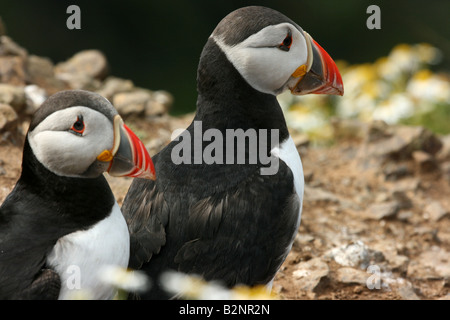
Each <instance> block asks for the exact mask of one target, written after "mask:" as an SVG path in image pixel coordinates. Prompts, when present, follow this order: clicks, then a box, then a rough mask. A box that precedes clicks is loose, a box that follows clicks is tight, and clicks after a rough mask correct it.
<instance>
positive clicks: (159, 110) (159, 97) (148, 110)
mask: <svg viewBox="0 0 450 320" xmlns="http://www.w3.org/2000/svg"><path fill="white" fill-rule="evenodd" d="M172 103H173V97H172V95H171V94H170V93H168V92H167V91H163V90H158V91H154V92H153V93H152V95H151V99H150V100H148V101H147V103H146V104H145V115H146V116H147V117H154V116H161V115H163V114H165V113H167V112H168V111H169V109H170V107H171V106H172Z"/></svg>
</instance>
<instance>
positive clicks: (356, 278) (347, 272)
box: [336, 267, 370, 285]
mask: <svg viewBox="0 0 450 320" xmlns="http://www.w3.org/2000/svg"><path fill="white" fill-rule="evenodd" d="M369 276H370V274H368V273H366V272H365V271H363V270H359V269H355V268H350V267H344V268H339V269H338V270H337V271H336V280H337V281H339V282H342V283H347V284H361V285H366V282H367V278H368V277H369Z"/></svg>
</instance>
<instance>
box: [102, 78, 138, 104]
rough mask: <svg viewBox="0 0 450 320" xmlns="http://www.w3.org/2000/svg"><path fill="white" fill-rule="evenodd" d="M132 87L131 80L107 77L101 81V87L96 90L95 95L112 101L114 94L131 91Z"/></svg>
mask: <svg viewBox="0 0 450 320" xmlns="http://www.w3.org/2000/svg"><path fill="white" fill-rule="evenodd" d="M133 87H134V85H133V81H131V80H128V79H121V78H117V77H108V78H106V79H105V81H103V83H102V86H101V87H100V88H99V89H98V90H97V93H98V94H100V95H102V96H103V97H105V98H106V99H108V100H110V101H112V99H113V96H114V95H115V94H117V93H120V92H127V91H131V90H132V89H133Z"/></svg>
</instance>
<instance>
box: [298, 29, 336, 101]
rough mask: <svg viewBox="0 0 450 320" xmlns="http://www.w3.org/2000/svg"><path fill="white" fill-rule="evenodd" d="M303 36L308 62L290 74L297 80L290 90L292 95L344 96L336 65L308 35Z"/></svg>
mask: <svg viewBox="0 0 450 320" xmlns="http://www.w3.org/2000/svg"><path fill="white" fill-rule="evenodd" d="M304 34H305V40H306V44H307V46H308V61H307V64H305V65H301V66H300V67H299V68H298V69H297V70H295V72H294V73H293V74H292V77H294V78H299V80H298V81H297V83H296V85H295V86H294V87H293V88H290V89H291V92H292V94H294V95H304V94H308V93H316V94H334V95H340V96H342V95H344V84H343V82H342V77H341V74H340V73H339V70H338V68H337V66H336V63H335V62H334V61H333V59H331V57H330V55H329V54H328V53H327V52H326V51H325V50H324V49H323V48H322V47H321V46H320V45H319V44H318V43H317V42H316V41H315V40H314V39H312V38H311V36H310V35H309V34H308V33H306V32H304Z"/></svg>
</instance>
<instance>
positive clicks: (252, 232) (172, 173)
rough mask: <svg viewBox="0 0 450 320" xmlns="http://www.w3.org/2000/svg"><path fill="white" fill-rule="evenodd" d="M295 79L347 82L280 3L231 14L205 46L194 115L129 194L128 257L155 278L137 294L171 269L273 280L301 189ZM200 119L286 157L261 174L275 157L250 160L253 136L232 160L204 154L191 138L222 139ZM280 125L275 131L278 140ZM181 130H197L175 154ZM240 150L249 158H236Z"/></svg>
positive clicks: (329, 90)
mask: <svg viewBox="0 0 450 320" xmlns="http://www.w3.org/2000/svg"><path fill="white" fill-rule="evenodd" d="M288 89H289V90H291V92H292V93H293V94H296V95H302V94H308V93H316V94H318V93H322V94H337V95H342V94H343V83H342V78H341V76H340V74H339V71H338V69H337V66H336V64H335V63H334V61H333V60H332V59H331V58H330V56H329V55H328V54H327V53H326V52H325V50H324V49H322V47H320V46H319V45H318V44H317V42H315V41H314V40H313V39H312V38H311V36H310V35H308V33H306V32H305V31H303V30H302V28H301V27H299V26H298V25H297V24H296V23H295V22H293V21H292V20H290V19H289V18H287V17H286V16H284V15H283V14H281V13H279V12H277V11H275V10H272V9H269V8H265V7H259V6H251V7H245V8H241V9H238V10H236V11H234V12H232V13H230V14H229V15H228V16H226V17H225V18H224V19H223V20H222V21H221V22H220V23H219V24H218V25H217V27H216V28H215V30H214V31H213V33H212V34H211V36H210V37H209V39H208V41H207V43H206V45H205V47H204V49H203V51H202V54H201V57H200V62H199V66H198V73H197V91H198V100H197V110H196V114H195V117H194V121H193V122H192V124H191V125H190V126H189V127H188V128H187V129H186V131H185V132H184V133H182V134H181V135H180V137H179V138H177V139H174V140H173V141H171V142H170V143H169V144H168V145H167V146H166V147H165V148H164V149H163V150H162V151H161V152H159V153H158V154H157V155H155V156H153V161H154V163H155V170H156V172H157V173H158V179H157V180H156V181H143V180H135V181H133V183H132V185H131V187H130V189H129V191H128V193H127V195H126V198H125V200H124V204H123V206H122V211H123V213H124V216H125V218H126V220H127V223H128V226H129V230H130V236H131V255H130V267H131V268H136V269H141V270H145V272H146V273H147V274H148V275H149V276H150V277H151V278H153V279H154V280H155V283H154V285H153V286H152V288H151V290H150V291H149V292H147V293H146V294H142V295H141V296H140V298H143V299H146V298H148V299H165V298H170V296H169V295H168V294H167V293H166V292H165V291H164V289H163V287H162V286H161V283H158V281H159V279H160V276H161V274H162V273H163V272H164V271H167V270H175V271H180V272H183V273H188V274H197V275H200V276H202V277H203V278H204V279H206V280H218V281H221V282H222V283H224V284H226V285H227V286H229V287H232V286H235V285H237V284H244V285H248V286H255V285H267V286H268V287H270V286H271V283H272V280H273V278H274V276H275V274H276V272H277V271H278V269H279V267H280V266H281V264H282V263H283V261H284V260H285V258H286V256H287V254H288V253H289V251H290V249H291V247H292V243H293V240H294V237H295V235H296V232H297V229H298V227H299V224H300V217H301V211H302V199H303V189H304V179H303V169H302V164H301V160H300V156H299V153H298V151H297V149H296V147H295V144H294V143H293V140H292V138H291V137H290V135H289V132H288V128H287V126H286V122H285V119H284V116H283V112H282V110H281V108H280V105H279V104H278V101H277V98H276V96H277V95H278V94H280V93H281V92H283V91H285V90H288ZM196 126H197V128H198V127H199V126H201V128H202V130H203V132H206V131H207V130H210V129H214V130H216V131H214V132H220V133H221V134H222V137H223V140H224V142H225V145H227V146H229V144H227V143H231V141H225V140H226V137H227V130H230V129H231V130H238V129H242V131H241V132H249V131H248V130H253V132H256V134H257V138H258V140H257V145H258V148H257V150H259V151H258V152H260V148H261V147H262V148H263V149H264V148H265V149H264V151H265V152H266V155H267V156H269V154H270V155H271V156H272V157H276V159H278V160H279V165H278V168H277V171H276V173H275V174H262V170H261V169H263V168H266V167H267V163H263V161H261V159H262V158H261V159H260V158H258V159H257V160H256V161H253V162H252V161H250V160H251V159H253V160H254V157H253V158H252V154H251V150H250V149H252V148H251V147H252V146H251V145H249V144H247V145H246V147H245V149H244V151H243V154H241V155H239V154H237V155H236V153H237V152H236V153H235V154H234V155H232V159H234V160H236V161H235V162H234V164H229V162H227V163H225V161H216V162H212V163H211V162H210V161H208V163H206V162H205V161H198V159H196V158H195V157H196V156H195V153H196V150H195V148H198V146H200V148H201V149H200V151H202V152H203V154H204V153H205V152H210V148H211V146H210V143H212V142H209V141H212V140H214V139H213V138H211V137H209V139H205V138H203V139H204V140H206V141H201V142H200V144H198V143H199V142H198V141H196V134H197V133H196V132H195V130H196ZM261 130H266V131H265V137H262V135H261V134H260V133H261V132H263V131H261ZM274 130H275V131H274ZM274 132H276V133H277V134H278V140H277V141H276V142H277V143H276V144H275V145H271V143H269V142H268V141H272V140H271V137H273V135H272V133H274ZM181 137H183V140H184V139H185V138H187V137H191V138H192V139H191V142H190V146H191V149H192V150H193V151H192V152H190V154H189V153H188V156H187V157H188V158H189V159H188V160H191V161H179V159H176V161H174V155H177V154H178V152H179V150H180V143H181V142H182V139H181ZM197 137H198V136H197ZM215 137H216V136H215ZM264 138H265V139H267V141H266V142H265V143H264V141H262V140H261V139H264ZM233 139H234V137H233ZM197 140H198V139H197ZM184 142H186V141H184ZM207 148H208V149H207ZM197 151H198V150H197ZM230 151H237V148H236V147H232V148H231V149H230V148H227V147H223V149H222V150H220V149H217V150H216V154H214V156H217V155H220V153H221V152H222V156H224V157H225V156H226V157H228V156H229V154H227V152H228V153H229V152H230ZM185 156H186V154H183V155H182V157H183V158H185ZM239 156H241V157H243V158H241V160H242V159H245V160H246V161H244V162H238V161H237V160H238V157H239ZM200 160H201V159H200ZM238 163H239V164H238Z"/></svg>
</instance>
